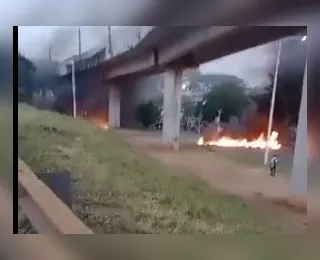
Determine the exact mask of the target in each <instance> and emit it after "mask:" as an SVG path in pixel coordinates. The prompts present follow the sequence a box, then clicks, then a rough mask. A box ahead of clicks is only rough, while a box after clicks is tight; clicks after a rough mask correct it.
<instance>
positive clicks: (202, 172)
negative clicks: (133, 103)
mask: <svg viewBox="0 0 320 260" xmlns="http://www.w3.org/2000/svg"><path fill="white" fill-rule="evenodd" d="M120 133H121V134H122V135H123V136H124V138H125V139H126V140H127V141H128V142H129V143H131V144H132V145H133V146H134V147H137V148H138V149H140V150H141V151H142V152H147V153H148V154H149V155H151V156H153V157H155V158H157V159H159V160H161V161H163V162H164V163H166V164H168V165H172V166H175V167H179V168H183V169H185V170H186V172H192V173H193V174H196V175H197V176H199V177H200V178H202V179H204V180H206V181H208V183H209V184H210V185H211V186H212V187H214V188H215V189H219V190H221V191H223V192H228V193H231V194H234V195H237V196H240V197H242V198H244V200H245V202H246V203H247V204H248V205H250V206H251V208H252V209H253V210H254V212H255V213H256V214H257V215H258V216H259V217H261V218H262V220H264V221H266V222H268V223H269V224H271V225H275V226H279V227H281V229H282V232H283V233H305V232H306V231H307V224H306V223H307V213H306V211H300V212H297V210H293V209H291V210H290V209H288V208H287V207H284V206H283V205H282V206H280V205H279V198H283V197H287V196H288V195H289V194H290V191H289V182H288V180H286V179H284V178H271V177H270V176H268V174H267V173H266V172H265V171H264V170H261V169H251V168H246V167H243V166H239V165H238V164H235V163H233V162H231V161H229V160H226V159H223V158H221V157H219V156H216V155H215V154H214V152H209V151H208V150H207V149H205V148H201V147H196V146H195V145H193V144H191V143H187V142H184V143H182V145H181V149H180V151H179V152H174V151H172V150H170V149H166V148H165V147H163V146H162V145H161V142H159V138H156V137H155V136H154V135H151V134H149V133H143V132H137V131H123V130H121V131H120Z"/></svg>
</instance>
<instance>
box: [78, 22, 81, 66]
mask: <svg viewBox="0 0 320 260" xmlns="http://www.w3.org/2000/svg"><path fill="white" fill-rule="evenodd" d="M78 44H79V46H78V51H79V60H81V28H80V26H79V28H78Z"/></svg>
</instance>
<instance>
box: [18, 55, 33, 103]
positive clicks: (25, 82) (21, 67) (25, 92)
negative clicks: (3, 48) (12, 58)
mask: <svg viewBox="0 0 320 260" xmlns="http://www.w3.org/2000/svg"><path fill="white" fill-rule="evenodd" d="M35 72H36V67H35V65H34V64H33V62H32V61H30V60H29V59H28V58H26V57H25V56H23V55H22V54H21V53H19V56H18V73H19V75H18V77H19V100H20V101H21V100H23V101H30V100H31V99H32V95H33V90H34V75H35Z"/></svg>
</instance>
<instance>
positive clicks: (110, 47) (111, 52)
mask: <svg viewBox="0 0 320 260" xmlns="http://www.w3.org/2000/svg"><path fill="white" fill-rule="evenodd" d="M108 45H109V50H108V52H109V55H110V57H113V48H112V36H111V26H108Z"/></svg>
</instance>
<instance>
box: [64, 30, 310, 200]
mask: <svg viewBox="0 0 320 260" xmlns="http://www.w3.org/2000/svg"><path fill="white" fill-rule="evenodd" d="M306 29H307V28H306V27H304V26H284V27H274V26H268V27H260V26H257V27H255V26H197V27H187V26H182V27H181V26H171V27H165V26H164V27H154V28H153V29H152V30H151V31H150V32H149V33H148V34H146V36H145V37H144V38H143V39H142V40H141V41H140V42H139V43H138V44H137V45H136V46H135V47H134V48H131V49H130V50H128V51H125V52H123V53H121V54H119V55H117V56H115V57H112V58H110V59H108V60H105V61H103V62H101V63H99V64H96V66H94V67H91V68H90V69H89V70H81V71H79V72H78V73H77V76H76V77H77V78H79V77H89V78H91V80H90V81H91V83H92V82H94V85H99V84H100V85H102V87H105V88H107V89H108V90H109V91H108V106H109V109H108V113H109V125H110V126H111V127H120V126H122V125H123V124H121V122H122V119H121V117H122V116H125V114H127V117H129V118H130V117H131V118H132V117H133V116H134V114H133V113H132V111H133V109H134V108H133V107H132V106H130V102H128V99H130V96H133V95H134V93H133V92H134V89H133V87H130V85H132V84H133V82H134V81H135V80H136V79H138V78H140V79H141V78H143V77H146V76H149V75H153V74H157V73H163V84H164V94H163V98H164V104H163V105H164V117H163V130H162V136H163V141H164V143H165V144H168V145H170V146H172V147H173V148H174V149H178V148H179V136H180V109H181V85H182V72H183V70H185V69H187V68H190V67H198V66H199V65H200V64H201V63H204V62H207V61H210V60H214V59H218V58H220V57H223V56H226V55H229V54H232V53H235V52H238V51H242V50H245V49H248V48H252V47H255V46H258V45H261V44H265V43H268V42H271V41H274V40H277V39H280V38H284V37H287V36H293V35H306V33H307V32H306ZM81 75H82V76H81ZM89 75H90V76H89ZM66 77H68V75H65V76H63V78H66ZM306 85H307V83H306V80H305V84H304V89H306ZM124 86H127V87H124ZM87 87H90V86H87ZM305 99H306V91H305V90H304V91H303V97H302V101H303V102H302V104H301V113H300V120H299V126H298V136H297V141H296V142H297V145H296V152H295V154H296V156H295V159H294V170H293V174H292V182H293V185H292V186H293V187H294V190H295V191H296V192H298V193H303V194H306V187H307V186H306V185H307V184H306V183H307V182H306V180H307V179H306V172H307V166H306V161H305V163H304V159H302V158H304V157H306V152H304V150H303V149H301V146H305V144H304V143H305V140H303V138H305V137H304V136H306V129H304V127H305V128H306V126H304V124H306V121H305V120H306V114H304V113H305V112H304V111H306V108H305V103H306V101H304V100H305ZM128 107H129V108H128ZM126 111H127V112H126ZM128 111H129V112H130V113H128ZM301 129H302V130H301ZM305 159H306V158H305Z"/></svg>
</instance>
